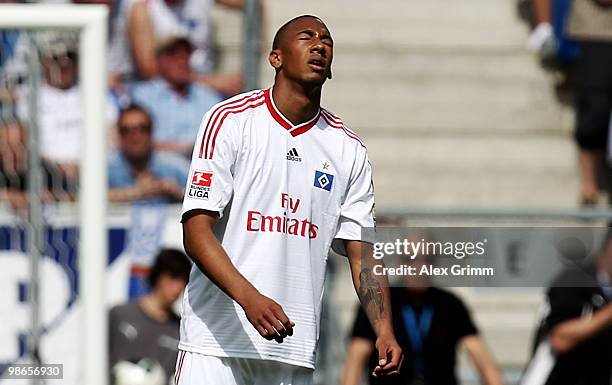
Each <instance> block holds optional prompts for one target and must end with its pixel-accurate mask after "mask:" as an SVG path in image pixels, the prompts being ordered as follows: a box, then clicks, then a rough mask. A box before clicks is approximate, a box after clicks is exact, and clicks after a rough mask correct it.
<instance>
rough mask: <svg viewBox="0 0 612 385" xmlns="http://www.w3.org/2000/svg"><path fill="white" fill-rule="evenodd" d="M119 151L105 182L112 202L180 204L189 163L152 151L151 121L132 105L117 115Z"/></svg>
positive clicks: (111, 163)
mask: <svg viewBox="0 0 612 385" xmlns="http://www.w3.org/2000/svg"><path fill="white" fill-rule="evenodd" d="M117 125H118V130H119V146H118V147H119V148H118V151H117V152H115V153H114V154H112V155H111V159H110V163H109V170H108V180H109V188H110V192H109V197H110V200H111V201H112V202H130V201H141V202H143V201H148V202H179V201H180V200H181V199H182V198H183V189H184V187H185V184H186V182H187V173H188V171H189V163H188V162H187V160H186V159H184V158H183V157H180V156H178V155H174V154H170V153H164V152H158V151H154V149H153V140H152V131H153V126H152V121H151V117H150V116H149V114H148V113H147V111H146V110H144V109H143V108H142V107H139V106H137V105H132V106H129V107H128V108H126V109H125V110H123V111H122V112H121V114H120V115H119V120H118V123H117Z"/></svg>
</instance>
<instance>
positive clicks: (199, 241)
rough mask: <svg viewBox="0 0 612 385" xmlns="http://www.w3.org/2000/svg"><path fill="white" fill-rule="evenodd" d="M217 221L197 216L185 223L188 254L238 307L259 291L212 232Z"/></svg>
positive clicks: (184, 241)
mask: <svg viewBox="0 0 612 385" xmlns="http://www.w3.org/2000/svg"><path fill="white" fill-rule="evenodd" d="M213 225H214V221H213V220H212V219H211V218H210V217H208V216H207V215H196V216H194V217H192V218H189V219H187V220H186V221H185V222H184V223H183V234H184V239H183V243H184V246H185V251H186V252H187V254H188V255H189V257H190V258H191V259H192V260H193V261H194V263H195V264H196V265H197V266H198V267H199V268H200V270H201V271H202V272H203V273H204V274H205V275H206V276H207V277H208V278H209V279H210V280H211V281H212V282H213V283H214V284H215V285H217V286H218V287H219V288H220V289H221V290H223V291H224V292H225V293H226V294H227V295H228V296H230V297H231V298H232V299H233V300H235V301H236V302H238V303H239V304H241V305H242V304H243V302H244V299H245V298H247V297H248V296H249V295H251V294H253V293H256V292H257V289H255V287H254V286H253V285H252V284H251V283H250V282H249V281H248V280H247V279H246V278H245V277H244V276H243V275H242V274H240V272H239V271H238V269H236V267H235V266H234V264H233V263H232V261H231V260H230V258H229V256H228V255H227V253H226V252H225V250H224V249H223V247H222V246H221V244H220V243H219V240H217V238H216V237H215V235H214V234H213V232H212V226H213Z"/></svg>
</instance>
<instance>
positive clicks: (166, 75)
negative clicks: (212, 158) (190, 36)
mask: <svg viewBox="0 0 612 385" xmlns="http://www.w3.org/2000/svg"><path fill="white" fill-rule="evenodd" d="M192 48H193V47H192V45H191V43H190V42H189V40H187V39H185V38H180V37H169V38H167V39H164V40H162V41H161V42H159V43H158V45H157V68H158V70H159V77H158V78H155V79H153V80H149V81H146V82H142V83H138V84H136V85H135V86H134V88H133V90H132V99H133V101H134V102H135V103H137V104H139V105H142V106H144V107H145V108H146V109H147V110H148V111H150V113H151V115H152V117H153V124H154V126H155V132H154V134H153V138H154V142H155V148H156V149H157V150H163V151H172V152H176V153H179V154H182V155H184V156H186V157H190V156H191V151H192V149H193V143H194V142H195V139H196V136H197V133H198V128H199V127H200V122H201V120H202V116H203V115H204V113H205V112H206V111H208V110H209V109H210V108H211V107H212V106H214V105H215V104H217V103H219V102H220V101H221V98H220V97H219V95H218V94H217V93H216V92H214V91H212V90H211V89H209V88H208V87H206V86H203V85H200V84H196V83H193V81H192V79H193V72H192V70H191V66H190V64H189V63H190V60H189V58H190V56H191V55H192Z"/></svg>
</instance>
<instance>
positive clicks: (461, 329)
mask: <svg viewBox="0 0 612 385" xmlns="http://www.w3.org/2000/svg"><path fill="white" fill-rule="evenodd" d="M452 298H453V299H452V305H451V306H452V312H453V315H452V319H453V329H454V330H453V334H454V337H455V340H456V341H459V340H460V339H462V338H463V337H466V336H471V335H475V334H478V329H477V328H476V325H475V324H474V321H473V320H472V316H471V315H470V311H469V310H468V308H467V307H466V306H465V304H464V303H463V301H461V300H460V299H459V298H457V297H454V296H453V297H452Z"/></svg>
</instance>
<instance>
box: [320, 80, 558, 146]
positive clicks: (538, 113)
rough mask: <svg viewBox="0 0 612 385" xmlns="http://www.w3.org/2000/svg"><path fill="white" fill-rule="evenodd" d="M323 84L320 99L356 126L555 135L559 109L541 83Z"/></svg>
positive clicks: (395, 130)
mask: <svg viewBox="0 0 612 385" xmlns="http://www.w3.org/2000/svg"><path fill="white" fill-rule="evenodd" d="M337 78H338V84H337V83H335V80H334V82H330V84H329V85H328V86H327V87H326V89H325V92H324V96H323V103H324V105H325V106H326V107H328V108H329V109H331V110H332V111H334V112H335V113H337V114H338V115H340V116H342V117H343V118H344V119H345V120H346V122H347V123H348V124H349V125H350V126H351V127H353V128H354V129H355V130H357V131H359V132H361V133H364V131H365V130H368V129H374V130H376V131H377V132H379V133H381V134H383V133H390V132H392V133H398V132H413V131H415V132H430V131H444V132H451V133H456V132H466V131H471V130H473V131H477V132H483V133H500V134H503V133H506V132H516V133H517V134H519V133H524V132H530V133H538V132H550V133H555V134H559V133H560V132H561V130H562V124H561V123H562V114H561V109H560V108H559V107H558V106H557V105H555V104H553V103H552V102H551V96H550V90H549V88H548V87H547V85H546V84H544V83H542V82H539V83H540V84H529V83H527V84H526V83H524V82H512V81H511V80H508V81H505V82H498V83H497V84H488V83H487V82H481V81H471V80H469V79H468V80H466V79H443V78H442V79H438V78H435V77H430V78H420V79H415V80H414V81H411V82H396V83H391V82H376V81H366V80H364V81H359V80H356V81H349V79H347V78H346V77H345V76H344V75H343V74H341V73H340V72H338V75H337Z"/></svg>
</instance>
